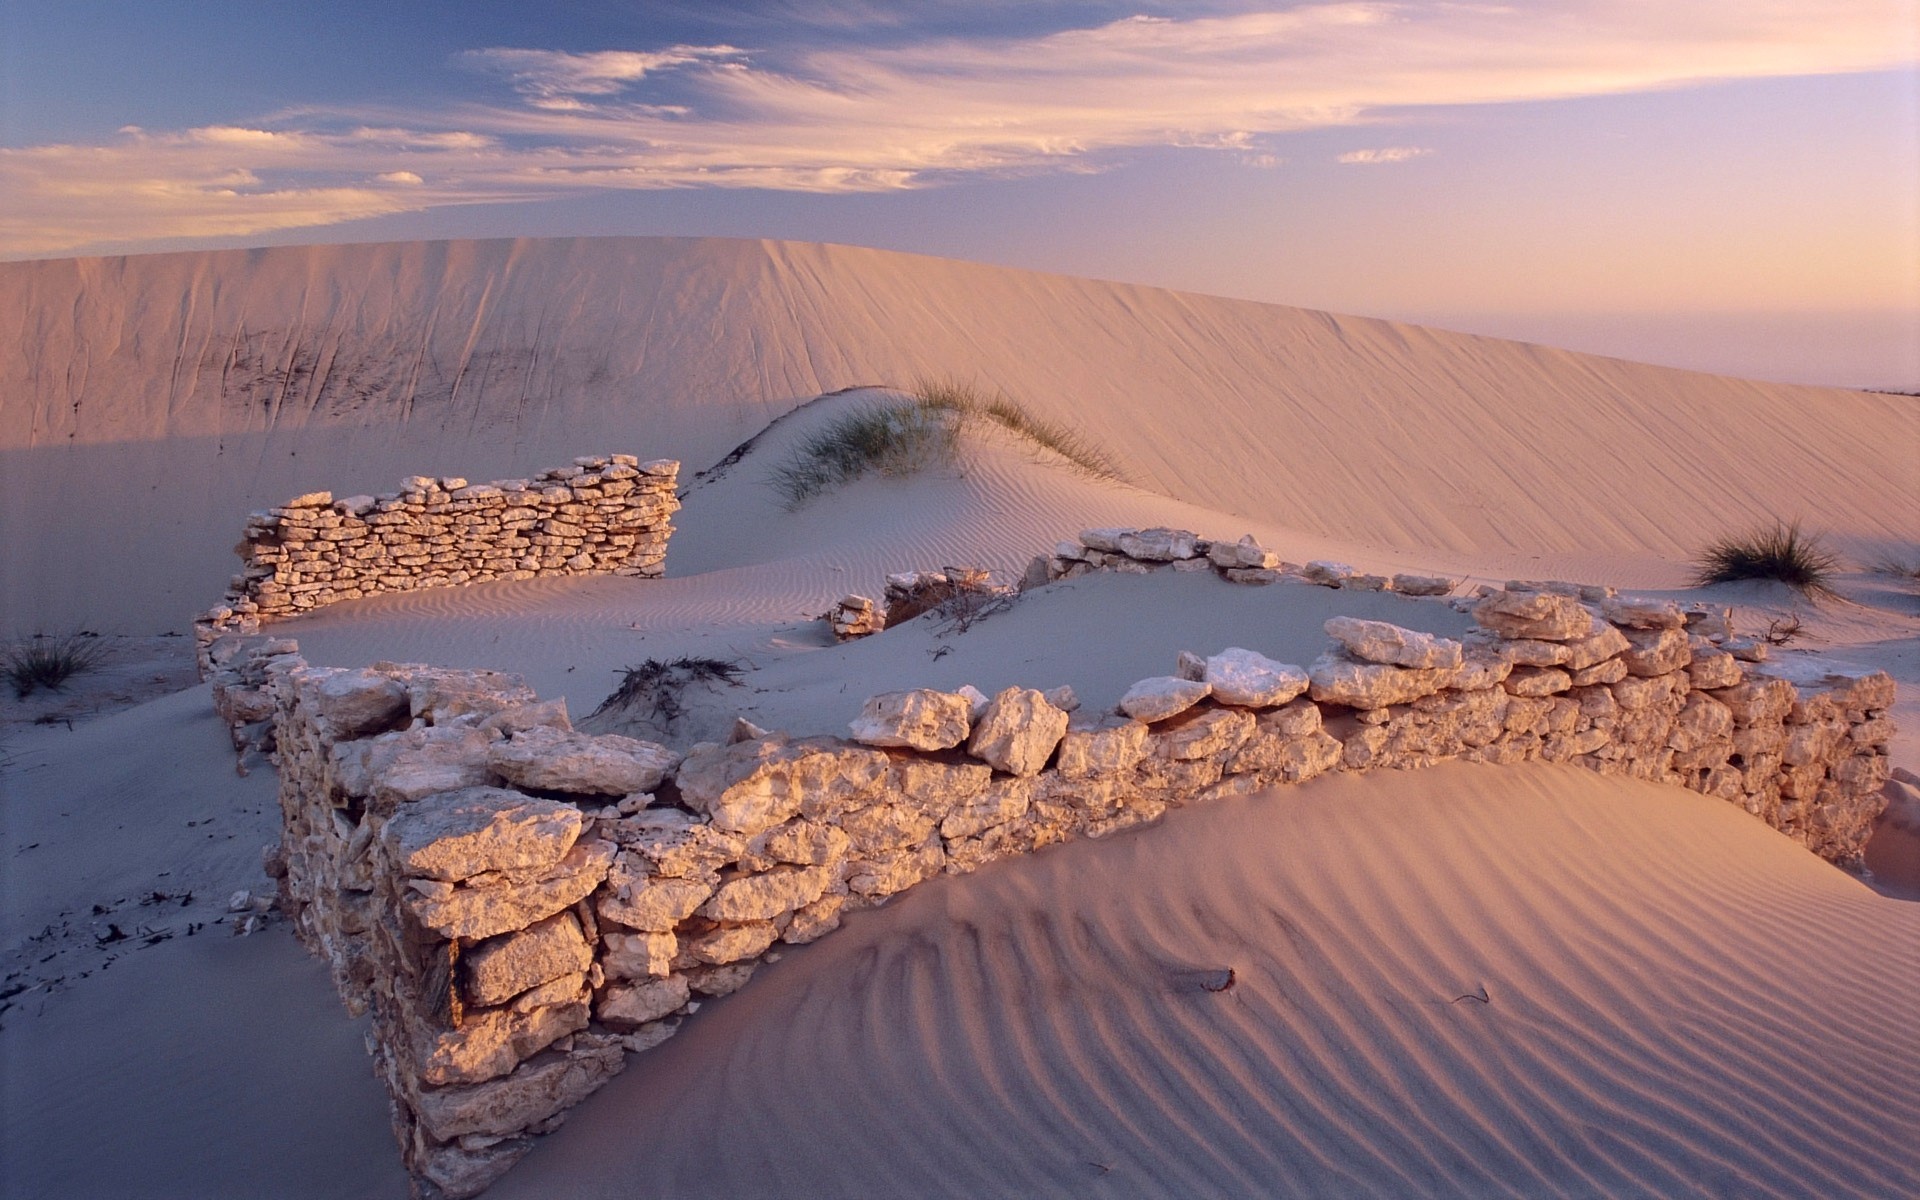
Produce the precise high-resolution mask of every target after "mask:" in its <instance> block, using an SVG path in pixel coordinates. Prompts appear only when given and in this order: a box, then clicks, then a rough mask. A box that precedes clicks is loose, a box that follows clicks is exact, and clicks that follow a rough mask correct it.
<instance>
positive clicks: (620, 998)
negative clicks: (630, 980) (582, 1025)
mask: <svg viewBox="0 0 1920 1200" xmlns="http://www.w3.org/2000/svg"><path fill="white" fill-rule="evenodd" d="M691 998H692V989H691V988H690V987H689V986H688V984H687V980H686V976H684V975H672V976H669V977H667V978H666V979H656V980H653V981H652V982H649V983H636V984H630V985H625V986H615V987H609V988H608V989H607V990H606V991H605V992H604V993H602V994H601V996H600V1002H599V1003H598V1004H595V1005H594V1006H593V1016H594V1019H595V1020H597V1021H599V1022H600V1023H601V1024H602V1025H605V1026H606V1027H607V1028H608V1029H621V1030H625V1029H635V1028H638V1027H639V1026H641V1025H645V1024H647V1023H648V1022H649V1021H658V1020H659V1019H660V1018H662V1017H665V1016H670V1015H672V1014H673V1013H676V1012H678V1011H679V1010H680V1008H681V1006H683V1005H684V1004H686V1002H687V1001H688V1000H689V999H691Z"/></svg>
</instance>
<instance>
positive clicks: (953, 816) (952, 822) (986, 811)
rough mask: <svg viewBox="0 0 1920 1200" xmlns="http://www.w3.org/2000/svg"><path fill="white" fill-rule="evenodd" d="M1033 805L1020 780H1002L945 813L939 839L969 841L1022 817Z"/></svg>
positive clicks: (1029, 788)
mask: <svg viewBox="0 0 1920 1200" xmlns="http://www.w3.org/2000/svg"><path fill="white" fill-rule="evenodd" d="M1032 802H1033V787H1032V785H1031V784H1030V783H1029V782H1028V780H1026V779H1024V778H1018V777H1016V778H1014V779H1002V780H999V781H996V782H995V784H994V785H993V786H991V787H989V788H987V789H986V790H984V791H983V792H981V793H980V794H979V795H977V796H974V797H972V798H970V799H969V800H967V801H966V802H965V803H963V804H961V805H959V806H958V807H956V808H955V809H954V810H953V811H952V812H950V813H948V814H947V816H946V818H945V819H944V820H942V821H941V822H940V835H941V836H942V837H947V838H965V837H973V836H975V835H976V834H980V833H983V832H985V831H986V830H989V829H992V828H994V827H995V826H999V825H1004V824H1006V823H1007V822H1008V821H1013V820H1017V819H1019V818H1020V817H1022V816H1024V815H1025V814H1026V812H1027V809H1028V808H1029V807H1030V806H1031V804H1032Z"/></svg>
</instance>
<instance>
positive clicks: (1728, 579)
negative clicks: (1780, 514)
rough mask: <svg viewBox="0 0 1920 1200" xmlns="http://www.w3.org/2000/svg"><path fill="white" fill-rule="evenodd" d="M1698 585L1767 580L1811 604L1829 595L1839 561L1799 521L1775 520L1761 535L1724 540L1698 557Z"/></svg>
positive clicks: (1830, 594) (1714, 544)
mask: <svg viewBox="0 0 1920 1200" xmlns="http://www.w3.org/2000/svg"><path fill="white" fill-rule="evenodd" d="M1694 566H1695V569H1696V572H1697V573H1696V575H1695V576H1694V581H1695V582H1696V583H1698V584H1702V585H1705V584H1710V583H1738V582H1741V581H1743V580H1756V579H1757V580H1768V581H1772V582H1776V583H1784V584H1786V585H1787V586H1788V587H1791V588H1795V589H1797V590H1798V591H1799V592H1800V593H1801V594H1802V595H1804V596H1806V597H1807V598H1808V599H1810V600H1818V599H1823V598H1826V597H1830V596H1832V595H1834V591H1833V586H1832V583H1833V576H1834V574H1835V573H1836V572H1838V571H1839V570H1840V556H1839V555H1837V554H1835V553H1834V552H1833V551H1831V550H1829V549H1827V548H1826V547H1825V546H1824V545H1822V544H1821V541H1820V538H1819V537H1818V536H1817V535H1815V534H1808V533H1802V532H1801V531H1800V523H1799V522H1798V521H1793V522H1789V523H1787V524H1784V525H1783V524H1781V523H1780V522H1779V521H1775V522H1774V523H1773V525H1772V526H1771V527H1770V528H1768V529H1764V530H1756V531H1754V532H1751V533H1747V534H1743V535H1739V536H1733V537H1725V538H1722V539H1720V540H1719V541H1717V542H1714V543H1713V544H1712V545H1710V546H1708V547H1707V548H1706V549H1705V550H1704V551H1702V552H1701V554H1700V557H1699V558H1698V559H1697V560H1696V561H1695V563H1694Z"/></svg>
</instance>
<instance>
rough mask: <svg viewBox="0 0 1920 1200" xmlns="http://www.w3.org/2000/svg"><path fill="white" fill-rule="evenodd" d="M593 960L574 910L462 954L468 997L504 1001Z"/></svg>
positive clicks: (583, 967) (486, 1001)
mask: <svg viewBox="0 0 1920 1200" xmlns="http://www.w3.org/2000/svg"><path fill="white" fill-rule="evenodd" d="M592 965H593V950H592V949H591V948H590V947H589V946H588V945H587V939H586V938H585V936H583V935H582V933H581V931H580V922H579V921H578V920H577V919H575V917H574V915H573V914H572V913H570V912H561V913H555V914H554V915H553V916H551V917H548V918H547V919H546V920H544V921H540V922H537V923H535V924H534V925H531V926H529V927H528V928H526V929H523V930H520V931H519V932H517V933H508V934H502V935H500V936H499V937H493V938H488V939H487V940H486V941H484V942H481V943H480V944H478V945H476V946H473V947H471V948H469V949H468V950H467V951H466V953H464V954H462V955H461V956H460V970H461V974H462V975H463V976H464V977H465V982H464V986H463V988H462V990H463V991H464V992H465V993H466V996H467V1000H468V1002H469V1003H472V1004H478V1005H493V1004H501V1003H504V1002H506V1001H507V1000H510V999H512V998H513V997H514V996H517V995H519V994H520V993H521V992H524V991H526V990H527V989H528V988H531V987H534V986H536V985H538V984H542V983H546V982H547V981H548V980H551V979H558V978H559V977H560V976H562V975H568V974H572V973H573V972H575V971H584V970H586V969H587V968H588V967H590V966H592Z"/></svg>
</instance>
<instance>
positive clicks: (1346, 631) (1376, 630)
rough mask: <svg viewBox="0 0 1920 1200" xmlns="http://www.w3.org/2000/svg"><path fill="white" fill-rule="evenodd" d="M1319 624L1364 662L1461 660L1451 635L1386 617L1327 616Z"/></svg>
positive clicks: (1441, 662) (1449, 663)
mask: <svg viewBox="0 0 1920 1200" xmlns="http://www.w3.org/2000/svg"><path fill="white" fill-rule="evenodd" d="M1322 628H1324V629H1325V630H1326V632H1327V636H1328V637H1331V638H1333V639H1334V640H1335V641H1337V642H1339V643H1340V644H1341V645H1342V646H1344V647H1346V650H1347V653H1349V654H1351V655H1353V657H1355V658H1357V659H1360V660H1362V661H1364V662H1375V663H1391V664H1392V665H1394V666H1397V667H1457V666H1459V665H1460V664H1461V662H1462V661H1464V652H1463V649H1462V647H1461V645H1460V643H1459V642H1456V641H1454V640H1453V639H1452V638H1444V637H1438V636H1436V635H1434V634H1431V633H1419V632H1416V631H1414V630H1411V629H1402V628H1400V627H1399V626H1398V625H1392V624H1389V623H1387V622H1386V621H1368V620H1363V619H1361V618H1359V617H1329V618H1328V619H1327V621H1326V624H1325V625H1324V626H1322Z"/></svg>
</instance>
